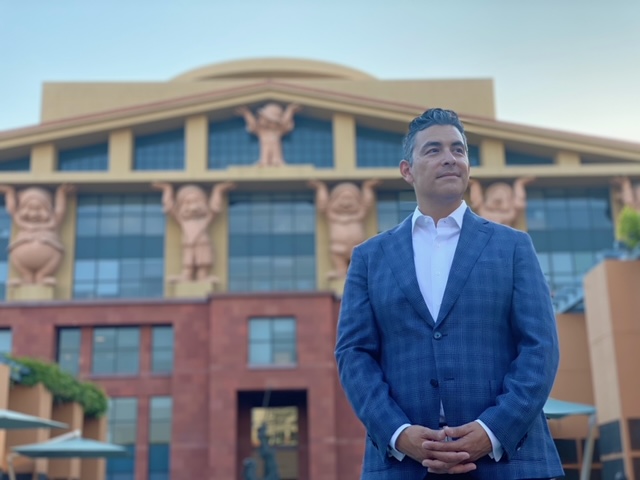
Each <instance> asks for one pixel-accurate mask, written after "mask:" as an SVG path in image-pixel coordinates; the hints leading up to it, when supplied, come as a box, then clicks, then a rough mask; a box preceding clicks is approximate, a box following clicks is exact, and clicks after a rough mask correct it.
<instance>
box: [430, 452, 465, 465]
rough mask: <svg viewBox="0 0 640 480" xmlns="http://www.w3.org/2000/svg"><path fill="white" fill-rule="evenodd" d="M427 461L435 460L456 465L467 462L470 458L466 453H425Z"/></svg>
mask: <svg viewBox="0 0 640 480" xmlns="http://www.w3.org/2000/svg"><path fill="white" fill-rule="evenodd" d="M426 456H427V457H429V458H427V460H436V461H438V462H442V463H448V464H450V465H456V464H458V463H461V462H465V461H467V460H469V458H470V457H471V456H470V455H469V453H468V452H434V451H431V452H427V454H426Z"/></svg>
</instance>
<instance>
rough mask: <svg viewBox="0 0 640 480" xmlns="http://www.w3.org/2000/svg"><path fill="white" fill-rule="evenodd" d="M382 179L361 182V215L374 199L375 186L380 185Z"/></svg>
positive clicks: (366, 211)
mask: <svg viewBox="0 0 640 480" xmlns="http://www.w3.org/2000/svg"><path fill="white" fill-rule="evenodd" d="M381 183H382V180H377V179H376V180H367V181H365V182H364V183H363V184H362V217H364V216H365V215H366V214H367V213H369V210H371V207H373V204H374V203H375V201H376V194H375V187H377V186H378V185H380V184H381Z"/></svg>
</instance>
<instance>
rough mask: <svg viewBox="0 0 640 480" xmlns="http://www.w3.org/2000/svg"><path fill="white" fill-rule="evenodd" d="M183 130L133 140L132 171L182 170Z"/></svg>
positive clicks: (138, 137)
mask: <svg viewBox="0 0 640 480" xmlns="http://www.w3.org/2000/svg"><path fill="white" fill-rule="evenodd" d="M184 152H185V149H184V129H183V128H181V129H179V130H172V131H169V132H162V133H154V134H151V135H139V136H137V137H136V139H135V153H134V159H133V169H134V170H184Z"/></svg>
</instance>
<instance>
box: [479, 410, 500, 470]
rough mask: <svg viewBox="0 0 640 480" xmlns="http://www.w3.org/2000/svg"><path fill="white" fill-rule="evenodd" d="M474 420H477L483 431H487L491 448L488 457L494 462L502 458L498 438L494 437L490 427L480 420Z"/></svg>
mask: <svg viewBox="0 0 640 480" xmlns="http://www.w3.org/2000/svg"><path fill="white" fill-rule="evenodd" d="M476 422H478V423H479V424H480V426H481V427H482V428H483V429H484V431H485V432H487V435H488V436H489V440H491V447H492V448H493V451H492V452H491V453H489V457H490V458H493V459H494V460H495V461H496V462H499V461H500V459H501V458H502V454H503V453H504V449H503V448H502V444H501V443H500V440H498V439H497V438H496V436H495V435H494V434H493V432H492V431H491V429H490V428H489V427H487V426H486V425H485V424H484V422H483V421H482V420H476Z"/></svg>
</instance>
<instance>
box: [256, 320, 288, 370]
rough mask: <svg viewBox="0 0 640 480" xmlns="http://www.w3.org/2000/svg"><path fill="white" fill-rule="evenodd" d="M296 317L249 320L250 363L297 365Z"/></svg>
mask: <svg viewBox="0 0 640 480" xmlns="http://www.w3.org/2000/svg"><path fill="white" fill-rule="evenodd" d="M296 362H297V354H296V320H295V318H277V317H273V318H252V319H250V320H249V365H254V366H255V365H295V364H296Z"/></svg>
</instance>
